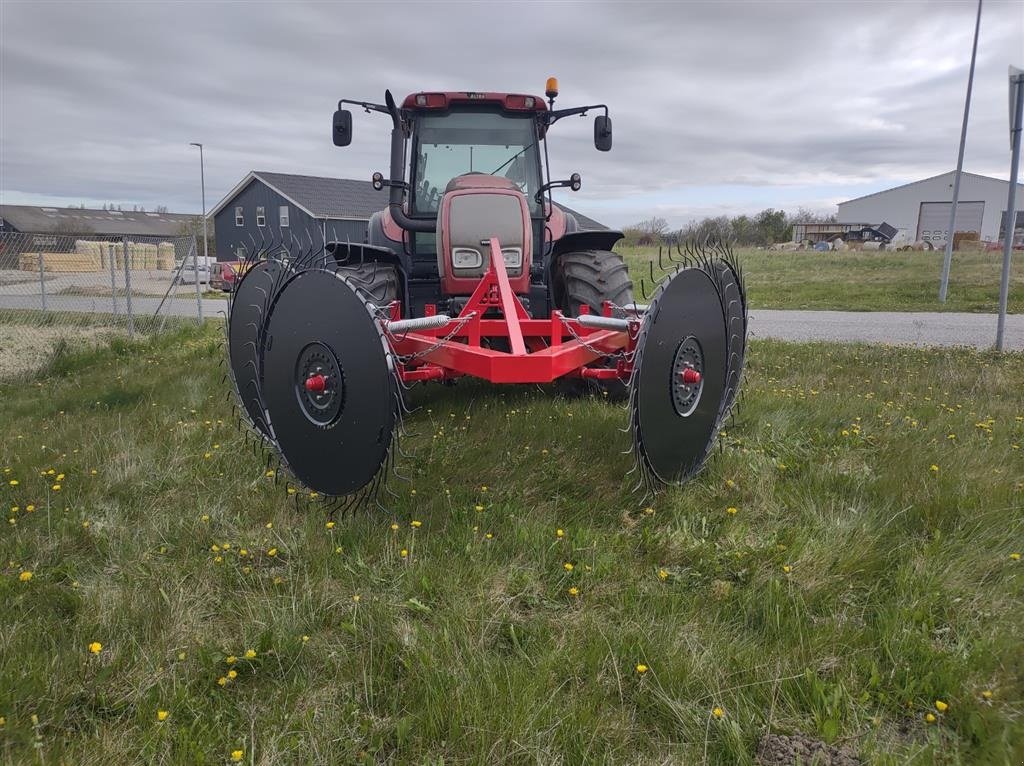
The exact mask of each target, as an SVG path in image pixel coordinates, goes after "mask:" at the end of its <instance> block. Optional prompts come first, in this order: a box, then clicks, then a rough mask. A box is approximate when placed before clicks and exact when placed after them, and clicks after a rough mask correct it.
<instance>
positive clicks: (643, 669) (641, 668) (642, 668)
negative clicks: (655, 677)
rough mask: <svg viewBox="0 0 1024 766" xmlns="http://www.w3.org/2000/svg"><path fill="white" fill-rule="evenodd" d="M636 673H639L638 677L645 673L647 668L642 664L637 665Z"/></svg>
mask: <svg viewBox="0 0 1024 766" xmlns="http://www.w3.org/2000/svg"><path fill="white" fill-rule="evenodd" d="M636 672H637V673H639V674H640V675H643V674H644V673H646V672H647V666H646V665H644V664H643V663H640V664H639V665H637V666H636Z"/></svg>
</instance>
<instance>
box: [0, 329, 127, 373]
mask: <svg viewBox="0 0 1024 766" xmlns="http://www.w3.org/2000/svg"><path fill="white" fill-rule="evenodd" d="M118 332H119V331H118V330H117V328H114V327H105V326H102V325H100V326H94V327H75V326H68V325H55V326H52V327H33V326H31V325H27V324H0V380H3V381H7V380H10V379H12V378H16V377H18V376H21V375H26V374H28V373H31V372H35V371H36V370H38V369H39V368H40V367H42V366H43V365H44V364H46V362H47V360H49V358H50V355H51V354H52V353H53V349H54V346H55V345H56V344H57V342H58V341H59V340H61V339H63V340H66V341H68V343H70V344H71V348H72V349H74V350H78V349H81V348H82V347H83V346H85V345H89V346H94V345H98V344H100V343H104V342H106V341H107V340H109V339H110V338H111V337H112V336H113V335H116V334H117V333H118Z"/></svg>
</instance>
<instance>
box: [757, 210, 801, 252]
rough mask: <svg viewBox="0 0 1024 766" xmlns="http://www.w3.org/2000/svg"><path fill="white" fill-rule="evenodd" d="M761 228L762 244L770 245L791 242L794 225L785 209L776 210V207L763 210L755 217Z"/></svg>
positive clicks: (758, 226)
mask: <svg viewBox="0 0 1024 766" xmlns="http://www.w3.org/2000/svg"><path fill="white" fill-rule="evenodd" d="M754 221H755V222H756V223H757V228H758V229H759V234H760V238H761V240H762V241H761V242H760V244H764V245H770V244H772V243H774V242H789V240H790V238H791V236H792V232H793V226H792V224H791V222H790V221H789V219H788V217H787V216H786V212H785V211H784V210H775V209H774V208H768V209H767V210H762V211H761V212H760V213H758V214H757V217H756V218H754Z"/></svg>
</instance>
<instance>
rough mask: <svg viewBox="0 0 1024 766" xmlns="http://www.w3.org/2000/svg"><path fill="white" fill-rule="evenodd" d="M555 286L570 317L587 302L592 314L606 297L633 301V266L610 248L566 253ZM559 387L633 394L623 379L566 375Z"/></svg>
mask: <svg viewBox="0 0 1024 766" xmlns="http://www.w3.org/2000/svg"><path fill="white" fill-rule="evenodd" d="M552 288H553V289H552V292H553V294H554V298H555V304H556V305H557V306H558V308H559V310H561V312H562V313H563V314H565V315H566V316H569V317H577V316H579V315H580V308H581V307H582V306H587V307H588V308H589V310H590V313H591V314H600V313H601V312H602V311H603V310H604V302H605V301H610V302H611V303H613V304H615V305H616V306H625V305H628V304H630V303H632V302H633V281H632V280H631V279H630V278H629V269H628V268H627V267H626V263H625V261H623V260H622V256H621V255H619V254H618V253H613V252H611V251H609V250H579V251H576V252H571V253H563V254H562V255H561V256H559V258H558V261H557V264H556V266H555V273H554V274H553V275H552ZM616 313H618V314H620V315H621V312H616ZM559 389H560V390H561V391H562V392H563V393H565V394H569V395H579V394H587V393H593V394H597V395H598V396H601V397H602V398H606V399H609V400H612V401H623V400H625V399H627V398H628V396H629V388H628V387H627V385H626V384H625V383H624V382H622V381H620V380H602V381H596V380H583V379H580V378H568V379H566V378H563V379H562V380H561V381H560V383H559Z"/></svg>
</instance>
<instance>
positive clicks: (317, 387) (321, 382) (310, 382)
mask: <svg viewBox="0 0 1024 766" xmlns="http://www.w3.org/2000/svg"><path fill="white" fill-rule="evenodd" d="M326 388H327V378H326V377H325V376H323V375H320V374H317V375H310V376H309V377H308V378H306V390H307V391H311V392H312V393H314V394H321V393H323V392H324V390H326Z"/></svg>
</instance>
